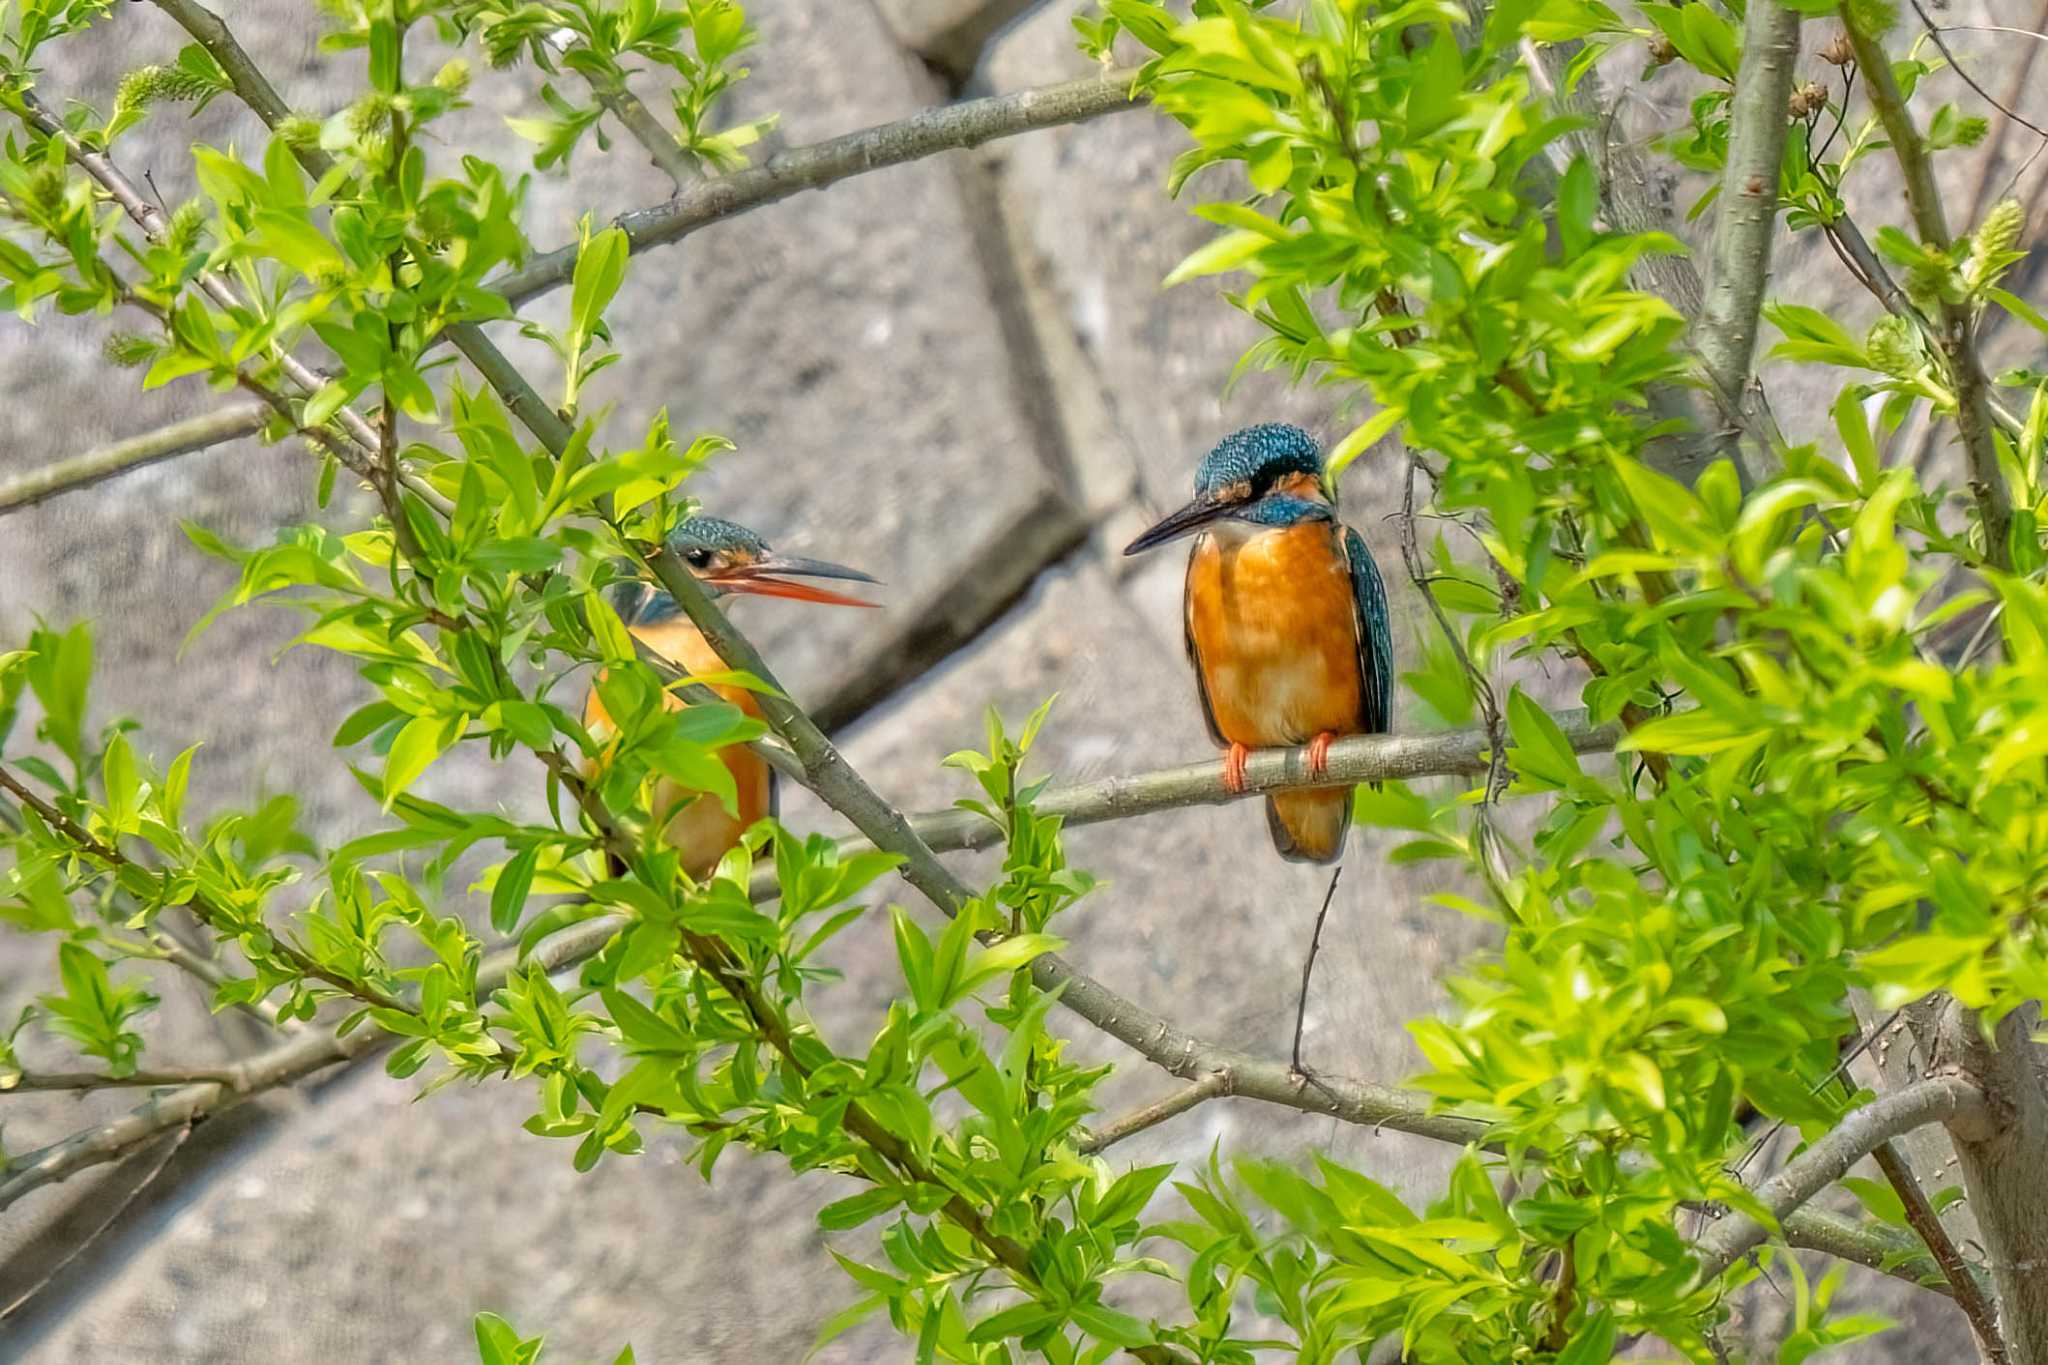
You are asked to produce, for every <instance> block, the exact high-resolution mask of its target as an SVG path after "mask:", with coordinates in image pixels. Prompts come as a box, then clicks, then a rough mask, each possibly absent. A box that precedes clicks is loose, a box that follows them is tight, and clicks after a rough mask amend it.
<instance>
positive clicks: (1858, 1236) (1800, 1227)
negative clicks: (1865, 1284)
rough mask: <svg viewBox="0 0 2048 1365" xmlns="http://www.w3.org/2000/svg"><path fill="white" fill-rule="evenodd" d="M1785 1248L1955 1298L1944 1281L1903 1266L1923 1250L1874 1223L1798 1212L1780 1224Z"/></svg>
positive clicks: (1827, 1213) (1818, 1211)
mask: <svg viewBox="0 0 2048 1365" xmlns="http://www.w3.org/2000/svg"><path fill="white" fill-rule="evenodd" d="M1780 1230H1781V1231H1782V1232H1783V1234H1784V1238H1785V1245H1786V1246H1790V1247H1798V1248H1800V1249H1801V1250H1804V1251H1818V1252H1820V1253H1821V1254H1822V1255H1824V1256H1832V1257H1834V1258H1835V1259H1836V1260H1838V1261H1849V1262H1852V1263H1853V1264H1856V1265H1860V1266H1864V1267H1867V1268H1868V1269H1871V1270H1875V1271H1877V1272H1878V1273H1880V1274H1883V1275H1890V1276H1892V1277H1893V1278H1894V1279H1900V1280H1904V1281H1905V1282H1906V1283H1907V1284H1910V1285H1913V1286H1915V1287H1916V1288H1920V1289H1925V1290H1927V1291H1928V1292H1929V1293H1933V1294H1940V1295H1942V1296H1943V1297H1945V1298H1953V1297H1955V1291H1954V1290H1953V1289H1951V1288H1950V1287H1949V1284H1948V1282H1947V1281H1946V1280H1941V1279H1936V1280H1932V1281H1929V1280H1923V1279H1921V1278H1920V1277H1919V1276H1917V1275H1915V1274H1913V1272H1912V1270H1911V1268H1910V1266H1909V1265H1908V1264H1907V1263H1906V1262H1907V1260H1908V1258H1910V1257H1913V1256H1923V1257H1924V1256H1925V1255H1926V1248H1925V1247H1923V1246H1921V1245H1920V1243H1919V1242H1918V1241H1916V1240H1915V1239H1913V1238H1911V1237H1907V1236H1904V1235H1901V1234H1899V1233H1897V1232H1894V1231H1893V1230H1892V1229H1890V1228H1887V1227H1884V1226H1882V1225H1878V1224H1871V1223H1859V1222H1857V1221H1856V1220H1855V1219H1853V1218H1845V1217H1843V1216H1842V1215H1841V1214H1839V1213H1833V1212H1830V1211H1829V1210H1827V1209H1812V1208H1807V1209H1800V1210H1799V1211H1798V1212H1797V1213H1793V1214H1788V1215H1787V1216H1786V1217H1785V1218H1784V1219H1783V1220H1782V1222H1781V1223H1780Z"/></svg>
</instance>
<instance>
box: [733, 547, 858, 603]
mask: <svg viewBox="0 0 2048 1365" xmlns="http://www.w3.org/2000/svg"><path fill="white" fill-rule="evenodd" d="M778 574H795V575H798V576H799V577H803V578H843V579H850V580H852V581H853V582H856V583H877V582H879V581H880V580H878V579H875V578H871V577H869V576H868V575H867V574H864V573H862V572H861V571H860V570H859V569H849V568H847V567H846V566H845V565H844V564H832V563H828V562H827V561H825V560H822V559H804V558H801V557H799V556H797V555H774V554H771V555H769V556H767V557H766V558H764V559H758V560H756V561H754V562H753V563H752V564H742V565H739V566H737V567H735V568H732V569H729V570H727V571H726V572H724V573H722V574H720V575H718V577H717V578H716V579H715V580H714V581H715V582H716V583H717V584H718V586H719V587H721V588H723V589H725V590H726V591H727V592H750V593H753V594H755V595H756V596H759V597H787V598H790V599H792V600H794V601H797V602H818V603H822V604H823V605H825V606H828V607H873V606H879V605H880V603H877V602H863V601H862V600H861V599H860V598H858V597H848V596H846V595H845V594H843V593H836V592H832V591H831V590H829V589H826V588H814V587H812V586H811V585H810V584H808V583H792V582H790V581H789V580H788V579H787V578H780V577H776V575H778Z"/></svg>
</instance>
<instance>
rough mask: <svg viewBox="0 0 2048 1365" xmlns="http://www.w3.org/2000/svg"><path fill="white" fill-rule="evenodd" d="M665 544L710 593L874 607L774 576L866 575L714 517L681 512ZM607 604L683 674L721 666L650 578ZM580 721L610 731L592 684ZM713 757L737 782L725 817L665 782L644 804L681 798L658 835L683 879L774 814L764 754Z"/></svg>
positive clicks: (742, 703) (736, 749) (728, 694)
mask: <svg viewBox="0 0 2048 1365" xmlns="http://www.w3.org/2000/svg"><path fill="white" fill-rule="evenodd" d="M668 548H669V550H670V551H671V552H672V553H673V554H674V555H675V557H676V558H677V559H679V560H681V561H682V562H683V564H684V565H685V566H686V567H688V569H689V571H690V573H691V574H692V575H693V576H694V577H695V578H696V579H697V581H698V582H700V583H702V584H703V585H704V587H705V589H706V591H708V592H709V593H710V594H711V595H712V596H713V597H723V596H726V595H727V594H731V593H750V594H753V595H754V596H757V597H788V598H793V599H794V600H796V601H799V602H822V603H824V604H825V605H827V606H833V607H872V606H874V605H876V604H875V603H873V602H864V601H862V600H861V599H859V598H857V597H846V596H842V595H841V594H839V593H836V592H832V591H830V590H828V589H825V588H816V587H812V586H810V585H809V584H807V583H792V582H789V581H788V580H787V579H786V578H778V577H774V576H773V575H777V574H797V575H801V576H803V577H806V578H841V579H852V580H854V581H855V582H860V583H873V582H875V581H876V580H875V579H873V578H871V577H869V576H868V575H867V574H864V573H862V572H861V571H860V570H858V569H849V568H847V567H846V566H845V565H843V564H831V563H827V562H826V561H824V560H822V559H802V558H798V557H797V556H794V555H779V554H776V553H775V552H774V551H773V550H770V549H769V548H768V542H767V541H765V540H763V539H761V537H760V536H758V535H756V534H754V532H752V531H750V530H748V529H747V528H746V527H744V526H739V525H735V524H734V523H732V522H729V521H721V520H719V519H718V518H717V517H691V518H689V519H688V520H686V521H684V522H683V523H682V524H681V525H679V526H677V527H676V528H675V530H674V531H672V532H671V533H670V534H669V538H668ZM612 605H613V606H614V607H615V608H616V609H617V610H618V613H619V619H620V620H621V621H623V622H624V623H625V626H626V629H627V630H628V631H630V632H632V634H633V635H634V637H635V638H637V639H638V640H640V641H641V642H642V643H643V644H645V645H646V646H647V647H648V648H649V649H651V650H653V651H654V652H655V653H656V654H658V655H660V656H661V657H662V658H664V659H666V660H667V661H668V662H669V663H671V664H674V665H675V666H676V667H677V668H678V669H681V670H682V671H683V672H684V673H686V674H692V675H701V674H708V673H719V672H723V671H725V669H726V664H725V663H724V661H723V660H721V659H720V658H719V657H718V651H717V650H715V649H713V648H712V647H711V643H710V642H709V641H708V640H706V639H705V638H704V636H703V634H702V633H701V632H699V631H698V629H697V627H696V626H695V625H693V624H692V623H691V621H690V618H689V617H688V616H686V615H684V614H683V609H682V608H681V607H680V606H679V605H677V603H676V600H675V598H673V597H671V596H669V594H668V593H666V592H664V591H663V590H662V589H661V588H660V587H658V586H657V585H655V584H652V583H647V582H640V581H630V580H629V581H626V582H622V583H619V584H617V585H615V586H614V587H613V589H612ZM711 690H712V691H713V692H716V693H717V694H718V695H719V697H720V698H722V699H723V700H725V701H728V702H731V703H732V704H733V705H734V706H737V707H738V708H739V709H740V710H742V711H744V712H746V713H747V714H748V715H750V716H756V717H758V716H759V715H760V714H761V704H760V702H759V701H757V700H755V697H754V694H753V693H752V692H751V691H749V690H748V689H747V688H744V687H739V686H735V685H732V684H723V683H721V684H712V686H711ZM686 704H687V703H685V702H683V701H682V700H681V699H680V698H678V697H676V696H674V695H673V694H671V695H670V696H669V698H668V705H669V706H670V707H671V708H681V707H682V706H684V705H686ZM583 725H584V728H585V729H587V730H589V731H590V732H591V734H592V735H601V734H602V733H604V732H605V731H607V730H609V729H610V728H611V718H610V717H609V716H607V715H606V714H605V710H604V704H603V703H602V702H601V701H599V700H598V695H597V689H596V688H595V687H593V688H591V689H590V695H589V697H588V698H587V699H586V700H585V701H584V704H583ZM721 757H722V759H723V760H724V762H725V766H726V768H727V770H728V771H730V772H731V773H732V778H733V785H734V786H735V787H736V788H737V789H738V797H739V799H738V802H737V807H738V809H737V812H736V813H733V814H728V813H727V812H726V809H725V807H724V806H722V805H721V804H719V803H718V802H717V801H715V800H713V799H712V798H710V797H708V796H703V795H698V796H696V797H694V798H688V795H687V794H686V793H684V792H682V791H681V790H679V789H677V788H676V787H675V785H674V784H673V783H670V782H668V781H667V780H666V779H664V780H662V781H660V782H657V784H656V786H655V791H654V801H653V807H652V808H653V809H654V810H657V811H659V810H669V809H673V808H675V806H676V804H677V803H678V802H679V801H685V800H686V799H687V804H685V805H683V806H682V807H681V809H680V810H677V811H676V814H675V815H674V817H673V818H671V819H670V821H669V825H668V834H667V838H668V841H669V843H671V844H673V845H675V846H676V847H677V848H679V849H681V850H682V851H683V870H684V871H686V872H688V873H689V874H690V875H691V876H693V877H702V876H704V875H706V874H708V873H709V872H710V871H711V870H712V869H713V868H715V867H717V866H718V860H719V859H720V858H722V857H724V856H725V854H726V851H727V850H729V849H730V848H732V846H733V845H734V844H736V843H738V842H739V839H740V835H742V834H743V833H745V832H746V830H747V827H748V826H749V825H752V824H753V823H754V822H755V821H756V820H759V819H761V818H762V817H763V816H768V815H773V814H775V812H776V808H777V807H776V790H775V770H774V769H773V768H771V767H769V766H768V763H767V761H766V760H764V759H763V758H762V757H761V756H760V755H759V754H757V753H755V752H754V751H753V750H752V749H749V748H748V747H747V746H745V745H744V744H735V745H733V746H732V747H730V748H728V749H726V750H725V751H724V752H723V754H722V755H721Z"/></svg>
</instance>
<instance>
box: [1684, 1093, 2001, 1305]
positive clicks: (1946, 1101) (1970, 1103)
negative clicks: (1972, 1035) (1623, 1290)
mask: <svg viewBox="0 0 2048 1365" xmlns="http://www.w3.org/2000/svg"><path fill="white" fill-rule="evenodd" d="M1989 1117H1990V1109H1989V1107H1988V1106H1987V1104H1986V1103H1985V1098H1984V1092H1983V1091H1982V1090H1979V1089H1978V1088H1977V1086H1976V1085H1975V1084H1974V1083H1973V1082H1971V1081H1968V1080H1965V1079H1964V1078H1962V1077H1960V1076H1937V1077H1935V1078H1934V1079H1932V1080H1925V1081H1916V1082H1914V1083H1913V1084H1912V1085H1909V1086H1906V1087H1905V1088H1904V1089H1901V1090H1895V1091H1893V1092H1892V1093H1891V1094H1889V1095H1885V1096H1882V1097H1880V1098H1878V1099H1876V1100H1873V1101H1871V1102H1870V1103H1869V1104H1867V1105H1865V1106H1864V1107H1863V1108H1861V1109H1858V1110H1856V1111H1855V1112H1853V1113H1851V1114H1849V1115H1848V1116H1847V1117H1846V1118H1844V1119H1843V1120H1842V1121H1841V1122H1840V1123H1838V1124H1836V1125H1835V1127H1834V1128H1833V1129H1832V1130H1831V1131H1829V1132H1828V1133H1827V1134H1826V1136H1824V1137H1821V1138H1819V1139H1818V1140H1816V1141H1815V1142H1813V1143H1812V1144H1811V1145H1810V1146H1808V1147H1807V1149H1806V1150H1805V1151H1803V1152H1801V1153H1800V1154H1799V1155H1798V1156H1796V1157H1794V1158H1793V1159H1792V1160H1791V1161H1790V1162H1789V1163H1787V1164H1786V1166H1785V1168H1784V1169H1783V1170H1781V1171H1779V1172H1778V1173H1777V1174H1776V1175H1774V1176H1772V1177H1770V1178H1769V1179H1768V1180H1765V1181H1763V1182H1762V1183H1761V1184H1759V1185H1758V1186H1757V1187H1756V1190H1755V1191H1754V1193H1755V1194H1756V1197H1757V1199H1758V1200H1760V1201H1761V1202H1762V1203H1763V1205H1764V1207H1765V1208H1767V1209H1769V1210H1770V1212H1771V1216H1772V1218H1773V1219H1774V1220H1775V1221H1777V1222H1779V1223H1782V1222H1783V1221H1784V1219H1785V1218H1786V1216H1787V1215H1789V1214H1790V1213H1792V1212H1793V1211H1794V1210H1795V1209H1798V1208H1800V1207H1801V1206H1802V1205H1804V1204H1805V1203H1806V1202H1807V1201H1808V1200H1810V1199H1812V1198H1813V1197H1814V1196H1815V1195H1817V1194H1819V1193H1820V1192H1821V1191H1822V1190H1824V1189H1826V1188H1827V1187H1828V1186H1830V1185H1832V1184H1834V1183H1835V1182H1836V1181H1837V1180H1840V1179H1841V1178H1842V1177H1843V1176H1845V1175H1847V1174H1848V1173H1849V1168H1850V1167H1852V1166H1854V1165H1855V1164H1856V1163H1857V1162H1858V1161H1860V1160H1862V1159H1863V1158H1864V1157H1866V1156H1868V1155H1870V1153H1871V1152H1872V1151H1873V1150H1874V1149H1875V1148H1876V1147H1877V1146H1878V1144H1879V1143H1882V1142H1887V1141H1889V1140H1891V1139H1892V1138H1895V1137H1898V1136H1899V1135H1900V1134H1902V1133H1910V1132H1911V1131H1913V1130H1914V1129H1915V1128H1919V1127H1922V1126H1924V1125H1926V1124H1930V1123H1950V1122H1955V1121H1958V1120H1977V1121H1988V1119H1989ZM1770 1235H1771V1232H1770V1229H1768V1228H1766V1227H1765V1226H1764V1225H1763V1224H1762V1223H1759V1222H1758V1221H1757V1220H1756V1219H1754V1218H1752V1217H1750V1216H1749V1215H1748V1214H1746V1213H1731V1214H1729V1215H1728V1216H1727V1217H1726V1218H1723V1219H1722V1220H1721V1221H1720V1222H1718V1223H1716V1224H1714V1226H1713V1227H1711V1228H1709V1229H1708V1230H1707V1232H1706V1234H1705V1235H1704V1236H1702V1237H1701V1238H1700V1239H1699V1241H1698V1242H1697V1243H1695V1244H1694V1247H1695V1251H1696V1252H1697V1254H1698V1256H1699V1262H1700V1269H1699V1276H1698V1279H1697V1280H1696V1283H1698V1284H1706V1283H1708V1282H1710V1281H1712V1280H1714V1279H1716V1278H1718V1277H1719V1276H1720V1275H1721V1274H1722V1273H1723V1272H1724V1271H1726V1270H1727V1269H1728V1267H1730V1266H1732V1265H1734V1264H1735V1262H1736V1261H1738V1260H1740V1259H1741V1258H1742V1257H1743V1255H1744V1254H1746V1253H1747V1252H1749V1251H1750V1250H1751V1249H1752V1248H1754V1247H1757V1246H1760V1245H1762V1243H1763V1242H1764V1241H1765V1240H1766V1239H1768V1238H1769V1237H1770Z"/></svg>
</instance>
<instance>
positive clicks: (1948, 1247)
mask: <svg viewBox="0 0 2048 1365" xmlns="http://www.w3.org/2000/svg"><path fill="white" fill-rule="evenodd" d="M1870 1155H1871V1158H1872V1159H1873V1160H1874V1161H1876V1162H1877V1168H1878V1169H1879V1170H1880V1171H1882V1172H1884V1178H1885V1180H1886V1181H1888V1182H1889V1183H1890V1184H1891V1187H1892V1189H1893V1191H1894V1192H1895V1193H1897V1195H1898V1196H1899V1203H1900V1204H1902V1205H1904V1207H1905V1210H1906V1222H1907V1224H1908V1225H1909V1226H1910V1227H1911V1228H1912V1229H1913V1231H1914V1232H1916V1233H1918V1234H1919V1235H1920V1240H1921V1241H1922V1242H1925V1243H1926V1244H1927V1249H1928V1251H1929V1252H1931V1253H1933V1256H1934V1263H1935V1264H1936V1265H1938V1266H1940V1267H1941V1274H1942V1278H1943V1279H1945V1280H1947V1281H1948V1286H1949V1291H1950V1293H1951V1294H1952V1296H1953V1297H1954V1298H1955V1301H1956V1306H1957V1307H1959V1308H1961V1309H1962V1310H1963V1316H1964V1317H1966V1318H1968V1319H1969V1320H1970V1328H1971V1330H1972V1331H1974V1332H1976V1334H1977V1345H1978V1348H1979V1349H1980V1350H1981V1351H1982V1352H1983V1355H1984V1365H2006V1352H2005V1342H2004V1340H2003V1339H2002V1338H2001V1337H2000V1336H1999V1334H1998V1310H1997V1309H1996V1308H1994V1307H1993V1306H1992V1304H1991V1301H1990V1300H1989V1299H1988V1298H1987V1297H1985V1294H1984V1286H1983V1285H1982V1284H1981V1283H1980V1282H1979V1281H1978V1279H1977V1276H1976V1273H1975V1272H1974V1271H1972V1270H1971V1269H1970V1266H1969V1263H1968V1262H1966V1261H1964V1260H1963V1255H1962V1253H1961V1252H1960V1251H1957V1250H1956V1244H1955V1240H1954V1239H1953V1238H1951V1237H1950V1236H1949V1235H1948V1229H1947V1228H1945V1227H1943V1226H1942V1225H1941V1215H1939V1214H1937V1213H1936V1212H1935V1211H1934V1206H1933V1205H1932V1204H1930V1203H1928V1202H1927V1194H1926V1191H1924V1190H1922V1189H1921V1188H1920V1182H1919V1181H1918V1180H1915V1179H1914V1178H1913V1168H1912V1167H1911V1166H1908V1165H1907V1164H1906V1159H1905V1158H1904V1157H1903V1156H1901V1155H1899V1149H1898V1147H1897V1146H1895V1145H1894V1144H1893V1143H1891V1142H1880V1143H1878V1144H1877V1146H1875V1147H1873V1148H1871V1149H1870Z"/></svg>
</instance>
